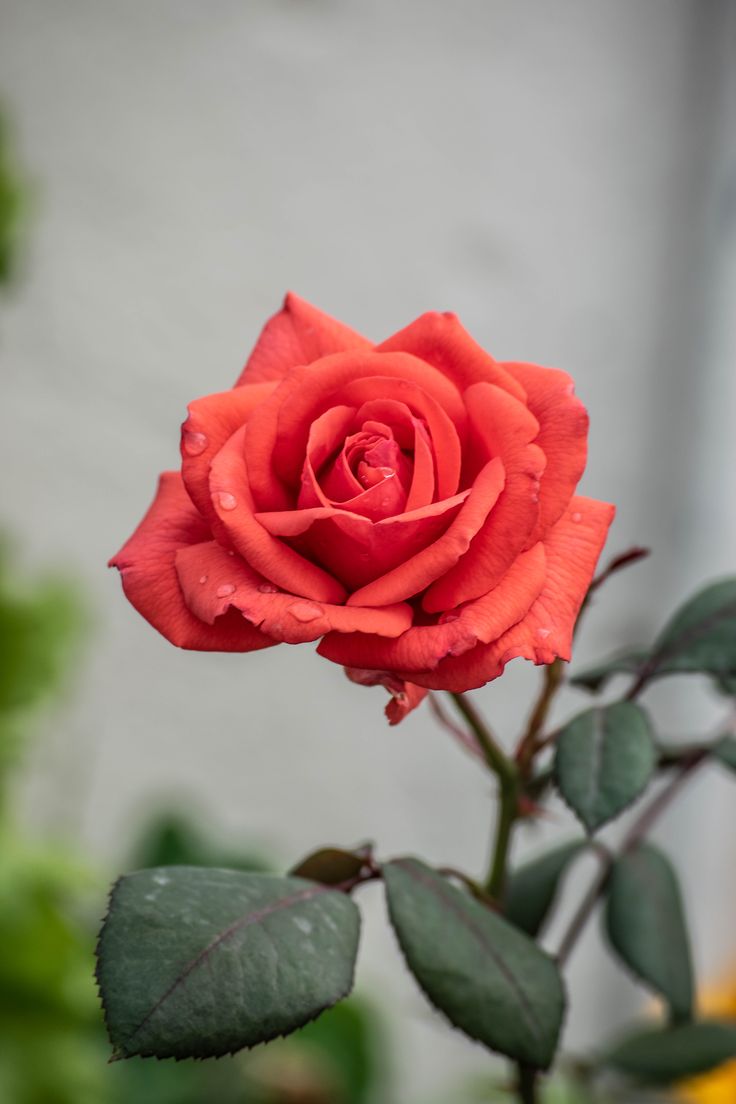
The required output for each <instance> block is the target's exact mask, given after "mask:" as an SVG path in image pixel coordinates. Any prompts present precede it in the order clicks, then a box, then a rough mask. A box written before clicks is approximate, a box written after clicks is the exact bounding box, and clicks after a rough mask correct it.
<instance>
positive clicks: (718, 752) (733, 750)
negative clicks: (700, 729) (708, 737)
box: [711, 736, 736, 771]
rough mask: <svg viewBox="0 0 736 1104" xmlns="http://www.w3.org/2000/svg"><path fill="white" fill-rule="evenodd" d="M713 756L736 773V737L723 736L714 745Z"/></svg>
mask: <svg viewBox="0 0 736 1104" xmlns="http://www.w3.org/2000/svg"><path fill="white" fill-rule="evenodd" d="M711 754H712V755H713V757H714V758H715V759H717V760H718V761H719V762H720V763H722V764H723V766H724V767H728V769H729V770H732V771H736V737H733V736H722V737H721V739H720V740H719V741H718V742H717V743H716V744H714V746H713V751H712V752H711Z"/></svg>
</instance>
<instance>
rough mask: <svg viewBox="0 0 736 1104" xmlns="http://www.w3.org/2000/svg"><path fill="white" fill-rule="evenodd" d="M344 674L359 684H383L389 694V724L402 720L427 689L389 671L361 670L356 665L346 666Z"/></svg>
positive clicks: (420, 700) (422, 697)
mask: <svg viewBox="0 0 736 1104" xmlns="http://www.w3.org/2000/svg"><path fill="white" fill-rule="evenodd" d="M345 674H346V675H347V676H348V678H349V679H350V680H351V682H357V683H358V684H359V685H360V686H385V687H386V689H387V690H388V692H389V694H390V695H391V700H390V702H389V703H388V705H387V706H386V716H387V717H388V723H389V724H390V725H397V724H398V723H399V721H403V719H404V717H406V715H407V714H408V713H411V711H412V709H416V707H417V706H418V705H419V704H420V703H421V702H422V701H423V700H424V699H425V697H426V696H427V691H426V690H423V689H422V687H421V686H415V685H414V683H413V682H403V681H402V680H401V679H398V678H396V676H395V675H392V674H391V672H390V671H362V670H360V668H358V667H346V668H345Z"/></svg>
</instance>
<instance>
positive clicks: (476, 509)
mask: <svg viewBox="0 0 736 1104" xmlns="http://www.w3.org/2000/svg"><path fill="white" fill-rule="evenodd" d="M504 481H505V472H504V466H503V463H502V462H501V460H500V459H499V458H498V457H497V458H496V459H495V460H491V461H489V463H488V464H486V466H485V467H484V468H483V470H482V471H481V472H480V474H479V475H478V478H477V479H476V481H475V483H474V484H473V487H472V488H471V490H470V493H469V494H468V496H467V498H466V499H465V502H464V503H463V505H462V507H461V508H460V511H459V513H458V515H457V517H456V518H455V520H454V521H453V522H452V523H451V524H450V525H449V526H448V528H447V529H446V530H445V532H444V533H443V534H442V536H440V537H439V538H438V539H437V540H435V541H434V543H433V544H430V545H428V546H427V547H425V548H423V549H422V550H421V551H420V552H417V554H416V555H414V556H411V557H410V558H409V559H407V560H405V561H404V562H402V563H400V564H398V565H397V566H396V567H395V568H394V569H393V570H392V571H389V572H387V573H386V574H385V575H382V576H381V577H380V578H378V579H376V580H375V581H374V582H372V583H368V584H367V585H366V586H364V587H361V588H360V590H356V591H355V592H354V593H353V594H351V595H350V597H349V598H348V603H349V604H350V605H351V606H376V605H381V606H384V605H388V603H390V602H403V601H404V600H405V599H406V598H413V597H415V596H416V595H417V594H421V592H422V591H423V590H424V589H425V588H426V587H428V586H429V585H430V584H431V583H433V582H434V581H435V579H441V578H442V577H443V576H444V575H446V574H447V573H448V572H449V571H451V569H452V568H453V566H454V565H455V564H457V562H458V560H459V559H460V557H461V556H463V554H464V553H466V552H467V550H468V548H470V547H472V544H471V542H472V540H473V538H474V537H475V535H476V534H477V533H478V532H479V530H480V529H481V527H482V526H483V524H484V522H486V519H487V518H488V515H489V512H490V511H491V510H492V509H493V507H494V505H495V503H496V501H497V500H498V499H499V497H500V495H501V494H502V492H503V487H504ZM465 493H466V494H467V492H465ZM392 520H393V519H391V518H387V519H386V520H385V521H382V522H379V523H378V524H379V525H384V526H386V527H387V531H389V532H390V530H389V529H388V527H389V526H390V525H391V522H392ZM428 593H429V592H428ZM474 597H475V595H474ZM459 604H460V602H456V603H455V605H459ZM422 605H424V602H423V603H422ZM444 608H445V609H452V608H454V606H452V605H450V604H449V603H448V605H446V606H445V607H444Z"/></svg>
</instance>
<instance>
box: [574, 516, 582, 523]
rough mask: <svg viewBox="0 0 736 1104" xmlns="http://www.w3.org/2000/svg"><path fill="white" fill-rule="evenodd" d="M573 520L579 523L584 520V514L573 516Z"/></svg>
mask: <svg viewBox="0 0 736 1104" xmlns="http://www.w3.org/2000/svg"><path fill="white" fill-rule="evenodd" d="M572 520H573V521H574V522H575V523H576V524H577V522H579V521H582V520H583V515H582V514H573V515H572Z"/></svg>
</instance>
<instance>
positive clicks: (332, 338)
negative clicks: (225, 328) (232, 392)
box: [236, 291, 371, 387]
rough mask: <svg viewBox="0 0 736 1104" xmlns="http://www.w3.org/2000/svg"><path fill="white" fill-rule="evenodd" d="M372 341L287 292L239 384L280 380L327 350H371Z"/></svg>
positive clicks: (241, 375) (330, 351) (259, 339)
mask: <svg viewBox="0 0 736 1104" xmlns="http://www.w3.org/2000/svg"><path fill="white" fill-rule="evenodd" d="M369 348H371V342H370V341H368V340H367V339H366V338H365V337H361V335H360V334H358V333H356V332H355V331H354V330H351V329H350V328H349V327H348V326H344V325H343V324H342V322H337V321H336V320H335V319H334V318H330V316H329V315H328V314H324V313H323V312H322V311H320V310H317V308H316V307H313V306H312V305H311V304H310V303H307V302H306V300H304V299H300V298H299V296H298V295H294V293H293V292H291V291H290V292H288V294H287V296H286V298H285V299H284V305H283V307H282V309H281V310H280V311H279V312H278V313H277V314H274V315H273V317H272V318H270V319H269V321H268V322H267V323H266V325H265V326H264V328H263V330H262V331H261V335H260V337H259V338H258V341H257V342H256V347H255V349H254V350H253V352H252V353H251V354H250V357H249V358H248V363H247V364H246V366H245V368H244V369H243V371H242V372H241V374H240V377H239V379H238V381H237V384H236V387H237V386H240V385H241V384H243V383H259V382H261V381H262V380H280V379H282V378H283V377H284V376H285V375H286V373H287V372H288V371H289V369H290V368H294V367H296V365H297V364H311V363H312V361H313V360H318V359H319V358H320V357H323V356H327V354H328V353H341V352H344V351H345V350H346V349H369Z"/></svg>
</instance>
